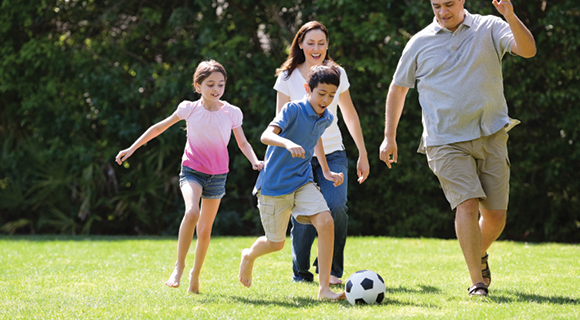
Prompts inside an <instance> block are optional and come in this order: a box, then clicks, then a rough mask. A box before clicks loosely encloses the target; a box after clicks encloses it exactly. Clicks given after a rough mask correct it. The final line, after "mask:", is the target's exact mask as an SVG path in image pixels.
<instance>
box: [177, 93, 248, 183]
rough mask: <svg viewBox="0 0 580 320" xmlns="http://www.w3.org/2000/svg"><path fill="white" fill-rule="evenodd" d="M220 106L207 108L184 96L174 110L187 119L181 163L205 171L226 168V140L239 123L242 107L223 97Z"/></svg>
mask: <svg viewBox="0 0 580 320" xmlns="http://www.w3.org/2000/svg"><path fill="white" fill-rule="evenodd" d="M222 102H223V104H224V105H223V107H221V109H219V110H217V111H208V110H206V109H205V108H204V107H203V106H202V105H201V99H200V100H197V101H187V100H184V101H183V102H181V103H180V104H179V106H177V111H176V114H177V116H178V117H179V118H180V119H183V120H185V121H186V122H187V143H186V144H185V151H184V152H183V158H182V165H184V166H186V167H189V168H191V169H193V170H196V171H199V172H203V173H205V174H223V173H227V172H228V170H229V169H228V164H229V156H228V142H229V141H230V137H231V134H232V129H234V128H237V127H239V126H241V125H242V118H243V115H242V111H241V110H240V108H238V107H236V106H232V105H231V104H229V103H227V102H225V101H222Z"/></svg>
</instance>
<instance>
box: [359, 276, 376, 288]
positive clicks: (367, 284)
mask: <svg viewBox="0 0 580 320" xmlns="http://www.w3.org/2000/svg"><path fill="white" fill-rule="evenodd" d="M360 285H361V286H362V287H363V289H365V290H370V289H372V288H373V280H371V279H369V278H365V279H364V280H363V281H362V282H361V283H360Z"/></svg>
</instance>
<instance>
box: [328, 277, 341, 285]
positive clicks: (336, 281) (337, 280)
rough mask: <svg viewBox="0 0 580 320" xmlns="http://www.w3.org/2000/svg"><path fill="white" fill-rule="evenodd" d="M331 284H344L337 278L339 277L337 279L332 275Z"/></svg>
mask: <svg viewBox="0 0 580 320" xmlns="http://www.w3.org/2000/svg"><path fill="white" fill-rule="evenodd" d="M329 283H330V284H331V285H334V286H335V285H339V284H342V280H340V279H339V278H337V277H335V276H333V275H330V281H329Z"/></svg>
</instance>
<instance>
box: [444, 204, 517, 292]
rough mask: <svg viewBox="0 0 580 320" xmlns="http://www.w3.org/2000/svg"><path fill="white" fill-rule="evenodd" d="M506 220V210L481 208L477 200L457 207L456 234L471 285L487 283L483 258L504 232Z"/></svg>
mask: <svg viewBox="0 0 580 320" xmlns="http://www.w3.org/2000/svg"><path fill="white" fill-rule="evenodd" d="M480 211H481V218H479V212H480ZM505 218H506V211H505V210H486V209H483V208H479V201H478V200H477V199H469V200H466V201H464V202H463V203H461V204H460V205H458V206H457V211H456V214H455V232H456V233H457V240H458V241H459V246H460V247H461V251H462V252H463V256H464V257H465V262H466V263H467V268H468V269H469V276H470V278H471V285H475V284H477V283H480V282H483V283H485V281H484V280H483V277H482V276H481V269H482V267H483V266H482V265H481V257H483V256H484V255H485V252H486V251H487V249H488V248H489V247H490V246H491V244H492V243H493V241H495V240H496V239H497V238H498V237H499V235H500V234H501V232H502V231H503V228H504V226H505Z"/></svg>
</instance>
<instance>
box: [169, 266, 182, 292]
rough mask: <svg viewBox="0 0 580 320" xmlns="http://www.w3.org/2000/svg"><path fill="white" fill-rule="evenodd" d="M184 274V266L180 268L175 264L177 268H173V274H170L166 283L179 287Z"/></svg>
mask: <svg viewBox="0 0 580 320" xmlns="http://www.w3.org/2000/svg"><path fill="white" fill-rule="evenodd" d="M182 274H183V268H179V267H178V266H175V269H173V273H171V276H169V279H168V280H167V281H165V284H166V285H167V286H169V287H172V288H177V287H179V281H181V275H182Z"/></svg>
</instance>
